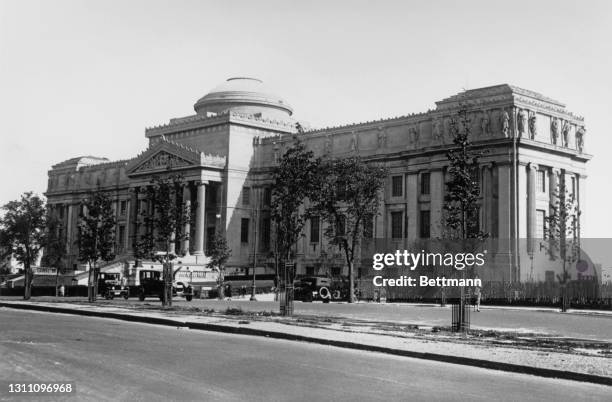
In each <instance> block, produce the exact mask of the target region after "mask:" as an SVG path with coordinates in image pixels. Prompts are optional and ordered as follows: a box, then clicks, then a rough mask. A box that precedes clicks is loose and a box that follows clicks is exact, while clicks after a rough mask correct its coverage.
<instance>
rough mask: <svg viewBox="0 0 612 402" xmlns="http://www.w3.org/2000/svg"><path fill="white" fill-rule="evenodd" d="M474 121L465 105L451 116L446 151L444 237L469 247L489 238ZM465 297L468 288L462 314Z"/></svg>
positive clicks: (464, 325)
mask: <svg viewBox="0 0 612 402" xmlns="http://www.w3.org/2000/svg"><path fill="white" fill-rule="evenodd" d="M471 123H472V122H471V119H470V117H469V115H468V112H467V109H465V108H463V107H462V108H461V109H460V110H459V112H458V114H457V116H455V117H454V118H453V119H451V124H450V132H451V136H452V138H453V147H452V148H451V149H449V150H448V152H447V153H446V157H447V158H448V160H449V162H450V166H449V169H448V173H449V175H450V180H449V181H448V182H447V183H446V194H445V196H444V205H443V209H444V224H445V225H444V227H445V230H444V232H445V233H444V234H443V236H444V238H446V239H450V240H454V241H459V242H460V247H461V248H465V247H467V246H468V243H473V242H474V241H476V242H479V241H481V240H484V239H485V238H486V237H488V234H487V233H484V232H483V231H481V230H480V227H479V219H478V215H479V210H480V204H479V201H478V199H479V197H480V185H479V182H478V167H479V162H478V161H479V157H480V156H481V154H482V152H479V151H476V150H474V148H473V146H472V144H471V142H470V135H471V126H472V125H471ZM469 240H471V241H469ZM461 251H462V252H463V251H464V250H461ZM461 275H462V276H465V271H462V272H461ZM465 298H466V294H465V289H464V288H463V287H462V288H461V297H460V299H459V304H460V306H459V308H460V317H464V315H463V314H464V313H463V312H464V309H465V303H466V300H465ZM445 302H446V290H445V289H442V303H443V304H445ZM459 320H460V322H459V323H458V325H459V328H457V329H467V325H468V324H466V323H465V320H464V319H463V318H460V319H459ZM453 324H455V323H453Z"/></svg>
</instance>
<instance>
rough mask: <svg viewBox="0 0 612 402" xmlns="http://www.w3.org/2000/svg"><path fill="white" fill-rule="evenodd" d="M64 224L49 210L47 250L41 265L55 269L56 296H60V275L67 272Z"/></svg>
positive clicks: (46, 235)
mask: <svg viewBox="0 0 612 402" xmlns="http://www.w3.org/2000/svg"><path fill="white" fill-rule="evenodd" d="M62 229H63V225H62V222H61V220H60V219H59V218H57V216H55V215H54V214H53V213H52V212H51V211H50V210H49V209H47V228H46V231H45V242H44V244H45V250H44V253H43V257H42V260H41V265H44V266H48V267H54V268H55V269H56V271H55V296H56V297H57V296H58V284H59V276H60V274H64V273H65V272H66V265H65V261H64V258H65V257H66V243H65V242H64V238H63V235H62V234H63V233H62Z"/></svg>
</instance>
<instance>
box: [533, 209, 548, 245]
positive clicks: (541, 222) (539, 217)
mask: <svg viewBox="0 0 612 402" xmlns="http://www.w3.org/2000/svg"><path fill="white" fill-rule="evenodd" d="M535 237H536V239H545V238H546V211H544V210H543V209H536V227H535Z"/></svg>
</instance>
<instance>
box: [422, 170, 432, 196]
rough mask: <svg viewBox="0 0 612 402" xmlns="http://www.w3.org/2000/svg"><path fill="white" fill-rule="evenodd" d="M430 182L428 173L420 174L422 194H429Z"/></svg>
mask: <svg viewBox="0 0 612 402" xmlns="http://www.w3.org/2000/svg"><path fill="white" fill-rule="evenodd" d="M430 182H431V176H430V174H429V173H423V174H422V175H421V194H423V195H427V194H430Z"/></svg>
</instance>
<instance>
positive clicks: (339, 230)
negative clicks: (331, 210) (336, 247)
mask: <svg viewBox="0 0 612 402" xmlns="http://www.w3.org/2000/svg"><path fill="white" fill-rule="evenodd" d="M345 234H346V216H344V215H340V216H339V217H338V220H337V221H336V236H344V235H345Z"/></svg>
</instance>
